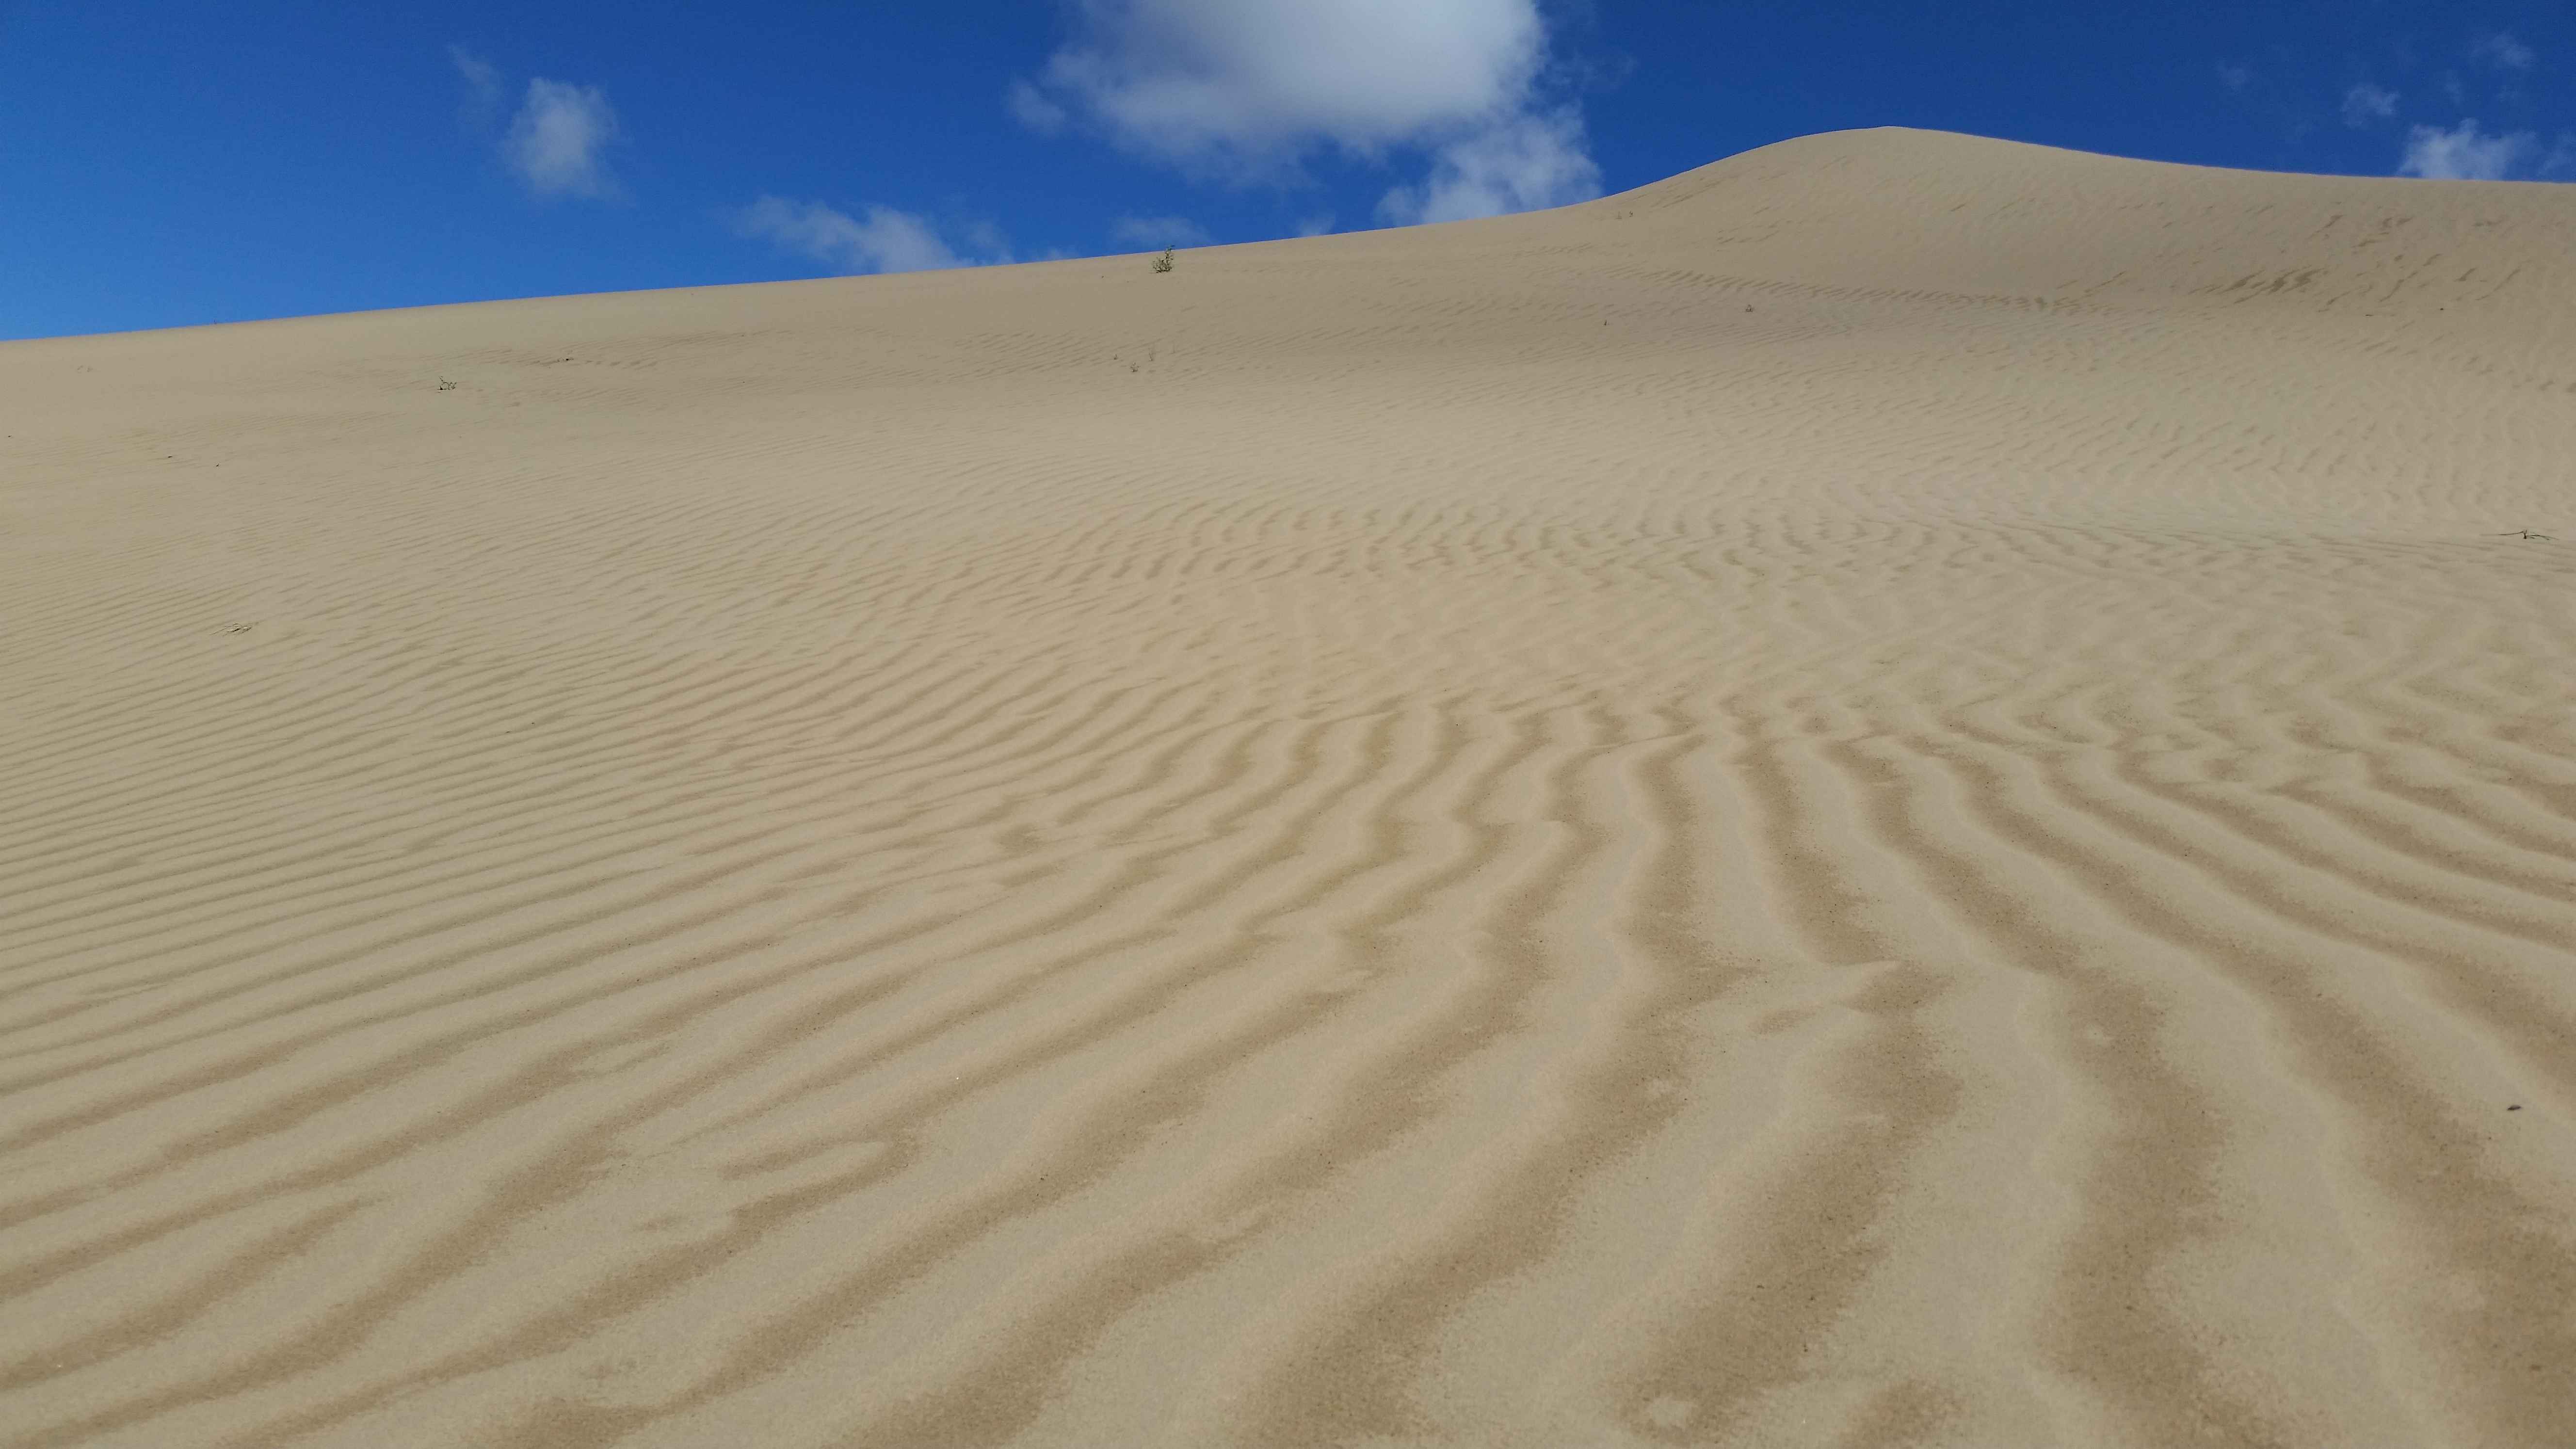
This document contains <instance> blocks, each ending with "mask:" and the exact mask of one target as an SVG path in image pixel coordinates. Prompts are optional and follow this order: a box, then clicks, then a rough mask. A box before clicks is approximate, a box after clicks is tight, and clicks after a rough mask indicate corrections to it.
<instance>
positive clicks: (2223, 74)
mask: <svg viewBox="0 0 2576 1449" xmlns="http://www.w3.org/2000/svg"><path fill="white" fill-rule="evenodd" d="M2218 83H2219V84H2220V85H2223V86H2225V87H2227V88H2228V89H2229V90H2231V91H2241V90H2243V89H2245V88H2246V87H2247V86H2250V85H2252V84H2253V83H2254V72H2253V71H2251V70H2248V69H2247V68H2245V67H2244V66H2241V65H2222V66H2220V67H2219V68H2218Z"/></svg>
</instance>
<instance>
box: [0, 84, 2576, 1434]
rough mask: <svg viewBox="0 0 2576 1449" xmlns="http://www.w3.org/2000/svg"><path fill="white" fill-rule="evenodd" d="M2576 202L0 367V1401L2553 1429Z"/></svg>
mask: <svg viewBox="0 0 2576 1449" xmlns="http://www.w3.org/2000/svg"><path fill="white" fill-rule="evenodd" d="M2571 237H2576V190H2571V189H2568V188H2559V187H2549V186H2541V185H2513V184H2470V183H2445V182H2419V181H2402V180H2356V179H2342V178H2320V177H2298V176H2276V175H2257V174H2249V173H2231V172H2217V171H2203V170H2195V169H2190V168H2185V167H2176V166H2165V165H2154V164H2148V163H2142V162H2132V161H2120V160H2110V159H2104V158H2099V157H2091V156H2082V155H2076V154H2071V153H2066V152H2059V151H2051V150H2044V149H2039V148H2034V147H2028V146H2019V145H2010V144H2005V143H2001V142H1992V141H1981V140H1973V139H1968V138H1963V137H1956V136H1947V135H1940V134H1931V133H1923V132H1909V131H1874V132H1856V133H1845V134H1837V135H1828V136H1818V137H1813V138H1809V139H1806V140H1800V141H1794V142H1790V143H1787V144H1784V145H1779V146H1774V147H1770V148H1768V149H1765V150H1762V151H1757V152H1754V153H1751V154H1749V155H1745V156H1741V157H1737V158H1735V159H1733V160H1730V161H1726V162H1723V163H1721V164H1718V165H1715V166H1711V167H1707V168H1705V169H1703V170H1699V171H1695V172H1692V173H1690V174H1688V175H1685V176H1681V177H1677V178H1675V179H1673V180H1671V181H1667V182H1664V183H1661V184H1659V185H1655V186H1650V187H1647V188H1645V189H1643V190H1640V191H1635V192H1631V193H1629V194H1627V195H1623V196H1617V197H1612V198H1609V199H1606V200H1603V201H1599V202H1594V203H1591V204H1588V205H1584V206H1578V207H1573V208H1569V209H1566V210H1562V211H1555V212H1549V213H1544V214H1538V215H1529V216H1521V217H1513V218H1505V219H1499V220H1494V221H1488V222H1470V223H1462V224H1458V225H1452V226H1441V227H1431V228H1424V229H1418V230H1410V231H1401V232H1382V233H1372V234H1365V235H1351V236H1336V237H1324V238H1316V239H1312V240H1306V241H1287V242H1275V243H1266V244H1262V245H1256V246H1242V247H1227V248H1216V249H1211V250H1205V251H1196V252H1185V253H1183V254H1181V256H1180V258H1179V265H1178V267H1177V269H1176V270H1175V271H1173V272H1171V273H1169V274H1168V275H1157V274H1155V273H1153V272H1152V271H1151V270H1150V269H1149V268H1148V267H1147V265H1146V259H1145V258H1143V257H1119V258H1109V259H1099V260H1084V261H1065V262H1053V263H1047V264H1043V265H1034V266H1022V267H1013V268H1007V269H1001V270H993V271H978V272H962V273H958V272H952V273H945V274H939V275H923V276H903V277H888V278H867V279H854V280H836V281H821V282H810V283H792V284H778V285H768V286H757V287H737V288H720V289H703V290H695V291H677V292H664V293H653V294H640V295H629V296H599V297H571V298H561V299H553V300H543V301H530V302H513V303H503V304H492V305H480V306H465V307H448V308H437V309H429V310H420V311H410V312H390V313H379V314H372V315H361V316H345V317H324V318H312V319H305V320H297V321H287V322H274V323H259V324H251V325H240V326H228V327H218V328H201V329H193V330H187V331H177V332H163V333H152V334H136V335H125V336H110V337H90V338H72V339H62V340H52V341H41V342H27V343H13V344H9V345H6V346H0V410H5V416H4V417H0V430H5V432H6V434H7V437H6V438H5V440H0V610H5V614H0V617H5V620H6V624H7V628H6V632H5V636H0V660H5V664H0V1443H5V1444H7V1445H10V1446H21V1449H47V1446H75V1445H77V1446H99V1449H105V1446H123V1449H271V1446H399V1449H437V1446H457V1449H469V1446H470V1449H511V1446H521V1449H532V1446H548V1449H568V1446H590V1445H607V1444H620V1445H637V1446H668V1449H694V1446H746V1449H754V1446H756V1449H771V1446H775V1449H809V1446H810V1449H825V1446H852V1445H863V1446H948V1445H988V1444H1005V1443H1008V1444H1021V1445H1030V1446H1156V1445H1162V1446H1175V1449H1192V1446H1211V1449H1215V1446H1305V1445H1417V1444H1419V1445H1444V1446H1461V1449H1468V1446H1531V1449H1540V1446H1590V1445H1633V1446H1646V1445H1664V1444H1701V1443H1710V1444H1741V1445H1808V1444H1815V1445H1825V1444H1834V1445H1876V1444H1959V1445H1996V1446H2000V1445H2032V1446H2045V1445H2139V1446H2180V1445H2198V1444H2243V1445H2418V1444H2421V1445H2455V1446H2520V1445H2533V1446H2540V1445H2568V1444H2576V247H2571V246H2570V244H2569V239H2570V238H2571ZM442 380H444V383H452V384H453V386H452V387H449V386H445V385H443V381H442ZM2526 532H2528V533H2529V534H2532V535H2536V536H2528V537H2526V536H2524V535H2525V533H2526Z"/></svg>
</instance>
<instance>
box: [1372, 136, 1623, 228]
mask: <svg viewBox="0 0 2576 1449" xmlns="http://www.w3.org/2000/svg"><path fill="white" fill-rule="evenodd" d="M1600 194H1601V170H1600V168H1599V167H1597V166H1595V165H1593V164H1592V158H1591V157H1590V156H1588V155H1586V154H1584V150H1583V121H1582V118H1581V117H1579V116H1577V115H1575V114H1574V112H1572V111H1571V110H1564V111H1555V112H1551V113H1549V114H1547V115H1543V116H1521V117H1518V118H1516V119H1515V120H1513V121H1512V122H1510V123H1509V124H1508V125H1503V126H1496V127H1493V128H1491V129H1488V130H1483V131H1478V132H1476V133H1475V134H1473V135H1470V136H1467V137H1465V138H1463V139H1461V140H1458V141H1455V142H1452V143H1451V144H1449V145H1447V146H1443V147H1441V148H1440V152H1439V155H1438V157H1437V158H1436V159H1435V160H1434V162H1433V164H1432V167H1431V175H1430V178H1429V179H1428V180H1427V181H1425V182H1424V183H1423V184H1422V185H1420V186H1399V187H1396V188H1395V189H1394V190H1392V191H1389V192H1388V193H1387V194H1386V198H1385V199H1384V200H1383V201H1380V202H1379V203H1378V214H1379V215H1381V216H1383V217H1385V218H1386V219H1387V220H1389V221H1392V222H1395V223H1397V224H1398V225H1405V226H1409V225H1412V224H1414V223H1416V222H1430V221H1463V220H1465V219H1467V218H1469V217H1476V216H1500V215H1502V214H1504V213H1505V212H1513V211H1532V210H1535V209H1537V208H1539V207H1543V206H1562V205H1564V204H1565V203H1566V202H1569V201H1580V200H1582V199H1584V198H1586V197H1592V196H1598V195H1600Z"/></svg>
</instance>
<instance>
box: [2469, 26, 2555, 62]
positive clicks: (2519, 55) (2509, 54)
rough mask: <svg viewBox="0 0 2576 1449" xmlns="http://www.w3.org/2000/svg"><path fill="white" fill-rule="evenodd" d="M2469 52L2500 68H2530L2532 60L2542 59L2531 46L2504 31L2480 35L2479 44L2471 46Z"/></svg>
mask: <svg viewBox="0 0 2576 1449" xmlns="http://www.w3.org/2000/svg"><path fill="white" fill-rule="evenodd" d="M2469 53H2470V54H2471V55H2474V56H2476V57H2477V58H2478V59H2480V60H2483V61H2485V62H2486V63H2487V64H2489V65H2491V66H2494V67H2495V68H2496V69H2498V70H2529V69H2531V65H2532V62H2534V61H2536V60H2538V59H2540V57H2539V56H2538V55H2536V54H2534V53H2533V51H2532V49H2531V47H2530V46H2528V45H2525V44H2523V43H2522V42H2521V41H2519V40H2516V39H2514V38H2513V37H2512V36H2510V35H2506V34H2504V33H2503V32H2502V31H2498V32H2497V33H2496V34H2493V35H2488V36H2482V37H2480V38H2479V40H2478V43H2477V44H2475V45H2473V46H2471V47H2469Z"/></svg>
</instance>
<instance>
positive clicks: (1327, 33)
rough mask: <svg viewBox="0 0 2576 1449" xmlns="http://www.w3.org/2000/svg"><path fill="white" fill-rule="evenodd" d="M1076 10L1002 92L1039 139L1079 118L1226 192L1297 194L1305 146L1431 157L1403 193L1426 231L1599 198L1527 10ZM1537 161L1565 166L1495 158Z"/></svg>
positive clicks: (1335, 4)
mask: <svg viewBox="0 0 2576 1449" xmlns="http://www.w3.org/2000/svg"><path fill="white" fill-rule="evenodd" d="M1076 6H1077V9H1076V14H1077V15H1078V17H1079V33H1078V34H1077V36H1076V38H1075V39H1074V40H1073V41H1072V42H1070V43H1069V44H1067V45H1066V46H1065V47H1064V48H1063V49H1061V50H1059V51H1057V52H1056V54H1055V55H1054V57H1053V58H1052V59H1050V60H1049V61H1048V62H1047V66H1046V69H1045V71H1044V73H1043V75H1042V76H1041V78H1040V81H1039V83H1038V84H1037V85H1029V84H1027V83H1022V84H1021V85H1019V86H1017V87H1015V88H1014V89H1013V91H1012V93H1011V102H1010V104H1011V109H1012V110H1013V111H1014V113H1015V114H1017V115H1018V116H1019V117H1020V119H1021V120H1022V121H1023V122H1024V123H1026V124H1028V125H1030V126H1032V127H1033V128H1035V129H1039V130H1049V129H1053V128H1054V127H1057V126H1060V125H1062V124H1064V123H1065V122H1066V121H1067V120H1069V119H1073V118H1077V117H1078V118H1080V119H1082V120H1084V121H1086V122H1088V123H1089V124H1091V125H1092V126H1094V127H1096V128H1097V129H1098V130H1099V131H1100V132H1102V133H1103V134H1105V135H1107V136H1108V137H1109V138H1110V139H1111V140H1112V141H1114V142H1116V143H1117V144H1118V145H1120V146H1122V147H1124V148H1126V149H1127V150H1129V151H1132V152H1135V153H1137V154H1140V155H1144V156H1149V157H1152V158H1154V159H1157V160H1161V161H1166V162H1170V163H1172V164H1174V165H1177V166H1179V167H1181V168H1183V169H1184V170H1185V171H1188V172H1190V173H1192V174H1195V175H1201V176H1217V177H1223V178H1226V179H1229V180H1233V181H1238V182H1243V181H1284V180H1290V179H1293V178H1294V177H1295V176H1296V168H1297V163H1298V161H1299V159H1300V158H1301V157H1302V156H1304V155H1306V154H1307V153H1309V152H1311V151H1312V150H1314V149H1315V148H1316V147H1319V146H1333V147H1339V148H1341V149H1342V150H1344V151H1347V152H1349V153H1351V154H1353V155H1357V156H1361V157H1367V158H1377V157H1381V156H1384V155H1386V154H1387V153H1388V152H1390V151H1396V150H1411V151H1421V152H1428V153H1430V154H1431V155H1432V156H1433V157H1434V170H1433V175H1432V176H1431V177H1430V178H1429V180H1428V181H1427V182H1426V183H1425V184H1424V185H1423V186H1421V187H1416V188H1401V189H1402V190H1404V191H1405V193H1406V194H1407V195H1409V196H1412V197H1414V198H1415V204H1416V205H1418V207H1419V208H1420V210H1421V212H1422V214H1424V215H1426V216H1429V215H1434V214H1445V213H1442V212H1441V208H1442V207H1443V206H1453V205H1454V206H1458V207H1465V206H1472V205H1491V206H1494V207H1497V208H1499V209H1507V210H1508V209H1518V208H1523V207H1528V206H1552V205H1557V204H1561V203H1563V202H1566V201H1575V200H1581V199H1583V198H1584V197H1588V196H1591V195H1594V194H1597V189H1598V180H1599V176H1598V171H1597V169H1596V168H1595V167H1594V166H1593V165H1592V162H1591V159H1590V158H1589V157H1588V156H1586V155H1584V154H1583V152H1582V127H1581V124H1580V121H1579V118H1576V117H1575V116H1574V115H1573V113H1572V112H1571V111H1570V110H1568V111H1556V110H1549V109H1546V108H1544V107H1543V106H1542V104H1541V101H1540V98H1539V96H1538V94H1537V86H1538V81H1539V76H1540V72H1541V70H1542V68H1543V67H1544V66H1545V64H1546V61H1547V32H1546V27H1545V25H1544V24H1543V23H1542V21H1541V20H1540V17H1539V12H1538V8H1537V5H1536V3H1535V0H1401V3H1396V0H1076ZM1549 147H1552V148H1553V149H1554V151H1555V152H1557V153H1561V154H1557V155H1555V157H1554V159H1553V160H1552V161H1548V162H1546V163H1545V164H1539V163H1538V161H1537V158H1536V157H1535V155H1534V154H1525V155H1523V156H1522V157H1521V159H1519V160H1517V161H1515V160H1511V159H1508V158H1510V157H1511V156H1512V155H1514V154H1515V153H1533V151H1534V148H1538V149H1545V148H1549ZM1540 183H1544V184H1540ZM1460 214H1465V213H1464V212H1461V213H1460ZM1478 214H1486V213H1478Z"/></svg>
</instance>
